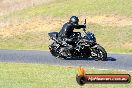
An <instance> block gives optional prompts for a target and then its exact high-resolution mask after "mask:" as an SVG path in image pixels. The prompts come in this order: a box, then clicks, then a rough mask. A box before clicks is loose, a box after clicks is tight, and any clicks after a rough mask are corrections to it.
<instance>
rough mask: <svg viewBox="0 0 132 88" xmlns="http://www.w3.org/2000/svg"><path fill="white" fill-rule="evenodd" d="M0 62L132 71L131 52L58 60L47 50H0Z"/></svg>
mask: <svg viewBox="0 0 132 88" xmlns="http://www.w3.org/2000/svg"><path fill="white" fill-rule="evenodd" d="M0 62H15V63H34V64H51V65H64V66H84V67H88V68H99V69H119V70H127V71H132V54H108V58H107V61H94V59H92V58H69V59H67V60H59V59H55V58H54V57H53V56H52V55H51V54H50V52H48V51H38V50H0Z"/></svg>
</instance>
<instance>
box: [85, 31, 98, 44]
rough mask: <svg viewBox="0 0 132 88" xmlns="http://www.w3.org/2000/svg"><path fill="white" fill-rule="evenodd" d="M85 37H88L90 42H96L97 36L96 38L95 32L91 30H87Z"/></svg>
mask: <svg viewBox="0 0 132 88" xmlns="http://www.w3.org/2000/svg"><path fill="white" fill-rule="evenodd" d="M84 37H85V39H87V40H88V41H89V42H90V43H94V42H96V38H95V36H94V34H93V33H91V32H87V33H86V35H85V36H84Z"/></svg>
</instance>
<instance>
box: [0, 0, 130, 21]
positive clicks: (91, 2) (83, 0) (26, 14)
mask: <svg viewBox="0 0 132 88" xmlns="http://www.w3.org/2000/svg"><path fill="white" fill-rule="evenodd" d="M131 9H132V1H131V0H76V1H74V0H68V1H67V0H65V1H62V0H56V1H54V2H52V3H48V4H42V5H38V6H34V7H29V8H25V9H23V10H18V11H14V12H13V13H10V14H8V15H6V16H4V17H5V18H12V17H14V18H22V19H23V18H24V19H26V18H31V17H34V16H53V17H54V16H55V17H56V16H57V17H65V16H66V17H67V16H71V15H80V16H82V15H106V14H107V15H113V14H114V15H119V16H120V15H121V16H132V10H131ZM1 18H2V17H1Z"/></svg>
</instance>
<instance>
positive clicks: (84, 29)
mask: <svg viewBox="0 0 132 88" xmlns="http://www.w3.org/2000/svg"><path fill="white" fill-rule="evenodd" d="M84 25H85V26H86V19H85V21H84ZM83 31H84V32H85V33H86V28H83Z"/></svg>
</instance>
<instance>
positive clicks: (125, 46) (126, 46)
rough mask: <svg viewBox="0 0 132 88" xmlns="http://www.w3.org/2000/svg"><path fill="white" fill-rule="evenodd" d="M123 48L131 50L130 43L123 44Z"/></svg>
mask: <svg viewBox="0 0 132 88" xmlns="http://www.w3.org/2000/svg"><path fill="white" fill-rule="evenodd" d="M123 47H124V48H131V49H132V43H125V44H124V45H123Z"/></svg>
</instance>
